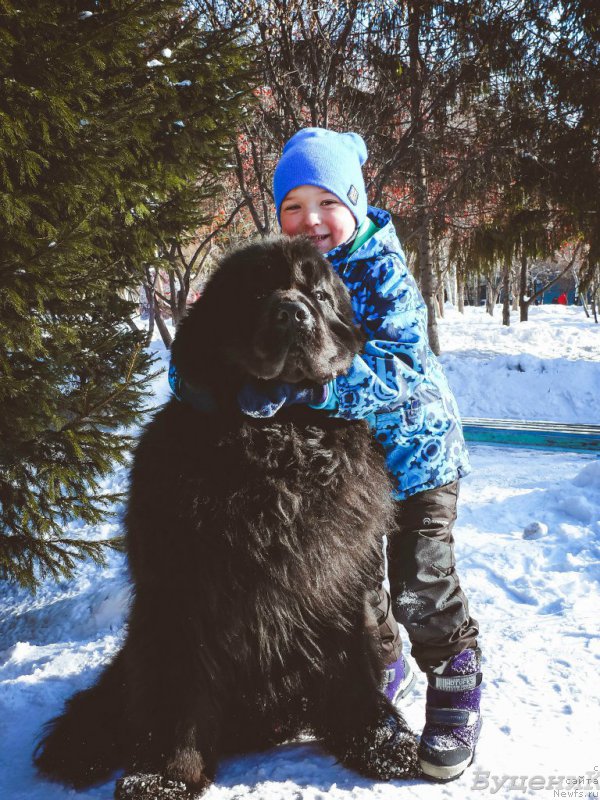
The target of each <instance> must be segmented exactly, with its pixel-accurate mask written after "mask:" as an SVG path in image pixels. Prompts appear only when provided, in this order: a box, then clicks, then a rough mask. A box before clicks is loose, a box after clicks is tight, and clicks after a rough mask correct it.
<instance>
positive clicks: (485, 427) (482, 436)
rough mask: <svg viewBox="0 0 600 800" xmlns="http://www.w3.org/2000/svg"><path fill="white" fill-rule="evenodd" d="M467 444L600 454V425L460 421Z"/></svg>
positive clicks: (508, 420)
mask: <svg viewBox="0 0 600 800" xmlns="http://www.w3.org/2000/svg"><path fill="white" fill-rule="evenodd" d="M462 422H463V430H464V433H465V439H466V440H467V441H468V442H482V443H486V444H494V445H496V444H499V445H509V446H510V447H533V448H539V449H542V450H553V449H558V450H584V451H587V452H594V453H600V425H576V424H572V423H563V422H530V421H527V420H521V419H474V418H472V417H464V418H463V421H462Z"/></svg>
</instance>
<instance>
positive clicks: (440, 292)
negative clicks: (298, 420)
mask: <svg viewBox="0 0 600 800" xmlns="http://www.w3.org/2000/svg"><path fill="white" fill-rule="evenodd" d="M444 298H445V290H444V284H443V282H440V285H439V288H438V292H437V305H438V312H439V315H440V318H441V319H443V318H444Z"/></svg>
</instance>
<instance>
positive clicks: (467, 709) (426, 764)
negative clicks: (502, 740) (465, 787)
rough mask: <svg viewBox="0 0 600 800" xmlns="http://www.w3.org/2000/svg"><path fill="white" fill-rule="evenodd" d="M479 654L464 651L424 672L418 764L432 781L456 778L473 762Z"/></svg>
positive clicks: (478, 717)
mask: <svg viewBox="0 0 600 800" xmlns="http://www.w3.org/2000/svg"><path fill="white" fill-rule="evenodd" d="M480 669H481V652H480V650H479V649H474V650H464V651H463V652H462V653H458V655H455V656H452V658H450V659H449V660H448V661H445V662H444V663H443V664H442V665H441V666H440V667H438V668H437V669H435V670H433V671H432V672H428V673H427V681H428V683H429V686H428V688H427V705H426V710H425V728H424V729H423V734H422V736H421V741H420V743H419V762H420V765H421V769H422V770H423V773H424V774H425V775H426V776H427V777H428V778H431V779H432V780H436V781H451V780H454V778H458V776H459V775H462V773H463V772H464V771H465V769H466V768H467V767H468V766H469V764H470V763H471V762H472V760H473V756H474V755H475V747H476V745H477V739H478V738H479V731H480V730H481V715H480V713H479V703H480V700H481V671H480Z"/></svg>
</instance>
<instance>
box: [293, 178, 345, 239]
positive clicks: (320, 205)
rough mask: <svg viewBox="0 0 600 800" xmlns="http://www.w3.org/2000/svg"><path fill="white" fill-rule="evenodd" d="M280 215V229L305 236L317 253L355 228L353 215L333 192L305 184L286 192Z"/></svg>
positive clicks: (294, 234)
mask: <svg viewBox="0 0 600 800" xmlns="http://www.w3.org/2000/svg"><path fill="white" fill-rule="evenodd" d="M280 219H281V230H282V231H283V233H286V234H288V236H296V235H298V234H304V235H305V236H308V237H309V238H310V239H311V241H312V242H313V244H314V245H315V247H316V248H317V249H318V250H320V252H321V253H328V252H329V251H330V250H333V249H334V248H335V247H337V246H338V245H340V244H342V243H343V242H346V241H347V240H348V239H349V238H350V237H351V236H352V234H353V233H354V229H355V228H356V220H355V218H354V215H353V214H352V212H351V211H350V210H349V209H348V207H347V206H345V205H344V203H342V201H341V200H340V199H339V198H338V197H336V195H334V194H332V193H331V192H328V191H327V190H326V189H321V188H320V187H319V186H311V185H308V184H305V185H303V186H297V187H296V188H295V189H292V190H291V191H290V192H288V193H287V195H286V196H285V199H284V201H283V203H282V204H281V211H280Z"/></svg>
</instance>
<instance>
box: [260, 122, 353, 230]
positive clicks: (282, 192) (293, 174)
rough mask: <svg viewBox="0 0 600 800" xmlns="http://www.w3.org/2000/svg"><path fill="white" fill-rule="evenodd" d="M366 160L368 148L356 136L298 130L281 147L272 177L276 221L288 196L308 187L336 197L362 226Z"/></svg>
mask: <svg viewBox="0 0 600 800" xmlns="http://www.w3.org/2000/svg"><path fill="white" fill-rule="evenodd" d="M366 160H367V146H366V144H365V142H364V139H363V138H362V136H359V134H358V133H352V132H350V133H336V132H335V131H328V130H326V129H325V128H303V129H302V130H301V131H298V133H296V134H294V135H293V136H292V138H291V139H290V140H289V141H288V142H287V143H286V145H285V147H284V148H283V153H282V154H281V158H280V159H279V163H278V164H277V167H276V168H275V175H274V176H273V194H274V197H275V208H276V209H277V219H278V220H280V212H281V204H282V203H283V201H284V199H285V196H286V195H287V193H288V192H290V191H291V190H292V189H295V188H296V187H297V186H304V185H306V184H308V185H310V186H319V187H320V188H321V189H326V190H327V191H328V192H331V193H332V194H334V195H336V197H338V198H339V199H340V200H341V201H342V203H344V205H345V206H347V208H348V209H349V210H350V211H351V212H352V214H353V215H354V217H355V219H356V222H357V225H361V224H362V223H363V222H364V220H365V218H366V216H367V193H366V191H365V182H364V179H363V175H362V169H361V167H362V165H363V164H364V163H365V161H366ZM280 221H281V220H280Z"/></svg>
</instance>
